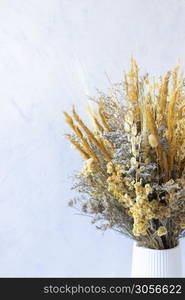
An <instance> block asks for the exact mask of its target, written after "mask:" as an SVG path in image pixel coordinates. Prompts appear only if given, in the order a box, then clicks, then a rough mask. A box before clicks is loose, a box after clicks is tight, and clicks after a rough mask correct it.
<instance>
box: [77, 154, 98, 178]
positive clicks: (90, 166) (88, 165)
mask: <svg viewBox="0 0 185 300" xmlns="http://www.w3.org/2000/svg"><path fill="white" fill-rule="evenodd" d="M97 167H98V166H97V163H96V161H95V160H94V159H93V158H89V159H87V160H86V161H85V163H84V167H83V169H82V171H81V172H80V175H82V176H85V177H87V176H89V175H93V174H94V173H96V172H97Z"/></svg>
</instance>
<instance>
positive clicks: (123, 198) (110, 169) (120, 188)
mask: <svg viewBox="0 0 185 300" xmlns="http://www.w3.org/2000/svg"><path fill="white" fill-rule="evenodd" d="M122 170H123V167H122V166H119V165H113V163H112V162H111V161H110V162H109V163H108V164H107V173H108V174H111V176H109V177H108V179H107V183H108V191H109V192H111V193H112V194H113V195H114V197H115V198H116V199H117V200H118V201H119V202H121V203H122V204H123V206H124V207H125V208H130V207H131V206H132V205H133V204H134V200H133V199H132V198H131V197H130V196H129V195H128V194H127V193H125V186H124V181H123V178H122V175H121V171H122Z"/></svg>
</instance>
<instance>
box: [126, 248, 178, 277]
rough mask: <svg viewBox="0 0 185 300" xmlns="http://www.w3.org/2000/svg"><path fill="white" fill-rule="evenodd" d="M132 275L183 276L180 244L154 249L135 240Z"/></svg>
mask: <svg viewBox="0 0 185 300" xmlns="http://www.w3.org/2000/svg"><path fill="white" fill-rule="evenodd" d="M131 277H145V278H148V277H153V278H169V277H172V278H174V277H182V260H181V249H180V245H178V246H177V247H175V248H172V249H165V250H154V249H148V248H144V247H139V246H137V243H136V242H134V246H133V256H132V270H131Z"/></svg>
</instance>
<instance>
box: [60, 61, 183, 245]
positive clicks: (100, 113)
mask: <svg viewBox="0 0 185 300" xmlns="http://www.w3.org/2000/svg"><path fill="white" fill-rule="evenodd" d="M92 100H94V101H95V102H96V105H97V111H94V110H92V109H91V117H92V120H93V129H89V128H88V127H87V126H86V125H85V124H84V122H83V121H82V120H81V118H80V117H79V115H78V114H77V112H76V110H75V108H73V110H72V116H71V115H69V114H68V113H66V112H65V113H64V115H65V118H66V121H67V123H68V124H69V126H70V127H71V129H72V131H73V132H72V134H68V135H66V136H67V138H68V139H69V140H70V142H71V143H72V144H73V145H74V147H75V148H76V149H77V150H78V151H79V152H80V154H81V155H82V157H83V158H84V160H85V161H84V166H83V168H82V170H81V172H80V173H79V174H78V175H77V176H76V183H75V186H74V188H75V189H77V190H78V192H80V193H82V197H80V198H78V199H74V200H71V201H70V204H71V205H75V206H76V207H78V208H81V209H82V211H83V212H84V213H85V214H89V215H91V216H92V222H93V223H96V224H97V228H99V229H103V230H105V229H107V228H112V229H115V230H117V231H119V232H120V233H122V234H126V235H127V236H129V237H131V238H133V239H135V240H136V241H138V244H139V245H142V246H144V247H147V248H153V249H168V248H173V247H175V246H176V245H177V244H178V239H179V238H181V237H183V236H185V89H184V82H183V74H182V73H180V71H179V67H178V66H177V67H175V69H174V70H172V71H171V72H167V74H166V75H165V76H164V77H160V78H159V79H158V80H157V81H154V80H151V79H150V77H149V75H148V74H146V75H144V76H140V75H139V70H138V66H137V64H136V62H135V60H134V59H133V58H132V59H131V67H130V71H129V72H128V74H127V73H126V74H125V76H124V80H123V82H121V83H119V84H116V85H113V86H112V87H111V89H110V93H109V95H108V96H107V95H105V94H103V93H101V92H99V94H98V97H97V98H96V99H92Z"/></svg>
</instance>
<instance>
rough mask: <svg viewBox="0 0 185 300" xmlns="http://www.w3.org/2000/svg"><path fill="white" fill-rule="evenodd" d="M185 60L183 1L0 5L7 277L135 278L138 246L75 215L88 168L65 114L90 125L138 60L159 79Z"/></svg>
mask: <svg viewBox="0 0 185 300" xmlns="http://www.w3.org/2000/svg"><path fill="white" fill-rule="evenodd" d="M184 53H185V0H163V1H161V0H40V1H38V0H27V1H24V0H12V1H11V0H0V158H1V159H0V162H1V163H0V276H1V277H2V276H63V277H66V276H72V277H74V276H87V277H88V276H105V277H109V276H113V277H114V276H121V277H126V276H129V273H130V264H131V249H132V241H130V240H127V239H125V238H124V237H122V236H120V235H118V234H116V233H114V232H112V231H108V232H106V233H104V234H103V233H102V232H99V231H97V230H96V229H95V227H93V225H91V224H90V220H89V218H88V217H87V218H86V217H82V216H79V215H77V214H76V212H75V211H74V210H72V209H70V208H68V206H67V201H68V199H70V198H71V197H72V196H73V195H74V194H72V192H71V190H70V186H71V181H70V180H69V178H68V176H69V175H70V174H71V173H73V172H74V171H75V170H78V169H79V167H80V166H81V160H80V158H79V155H78V153H76V152H75V151H74V150H73V149H71V148H70V147H69V144H68V143H67V142H66V141H65V139H64V138H63V137H62V134H63V133H64V132H66V131H67V129H68V128H67V126H66V125H65V124H64V121H63V118H62V114H61V112H62V111H63V110H70V109H71V105H72V104H73V103H75V104H76V107H77V109H78V111H79V112H80V113H81V114H82V116H84V117H85V110H84V106H85V103H86V95H87V94H90V95H95V88H96V87H98V88H99V89H103V90H106V88H107V86H108V85H109V84H108V81H107V78H106V73H107V74H108V75H109V77H110V79H111V80H112V81H113V82H116V81H119V80H120V79H121V77H122V75H123V70H124V69H128V66H129V58H130V55H131V54H133V55H134V56H135V58H136V59H137V61H138V63H139V65H141V66H142V71H143V72H145V71H149V72H152V73H153V74H154V75H158V74H160V72H164V71H167V70H168V69H169V68H171V67H173V66H174V65H175V63H176V62H177V59H178V58H180V59H181V62H182V66H183V68H184V67H185V56H184ZM184 245H185V244H184V243H182V249H183V251H184Z"/></svg>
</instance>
